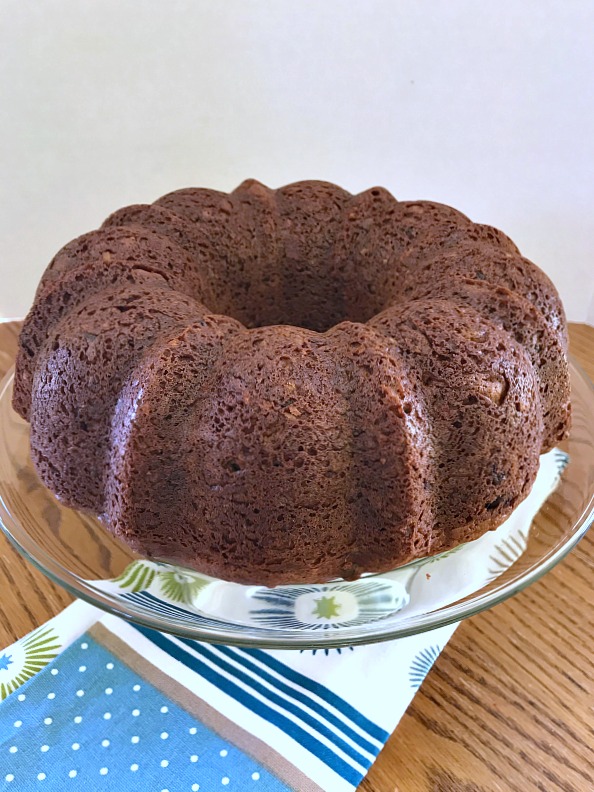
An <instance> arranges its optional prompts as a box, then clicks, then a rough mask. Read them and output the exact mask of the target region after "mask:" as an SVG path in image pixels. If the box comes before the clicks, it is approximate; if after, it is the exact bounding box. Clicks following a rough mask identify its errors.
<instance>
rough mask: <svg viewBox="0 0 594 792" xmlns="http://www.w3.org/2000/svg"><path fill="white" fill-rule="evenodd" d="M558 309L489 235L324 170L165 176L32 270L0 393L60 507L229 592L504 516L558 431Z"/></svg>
mask: <svg viewBox="0 0 594 792" xmlns="http://www.w3.org/2000/svg"><path fill="white" fill-rule="evenodd" d="M566 349H567V337H566V322H565V317H564V312H563V307H562V305H561V302H560V300H559V296H558V294H557V291H556V290H555V288H554V286H553V285H552V283H551V282H550V281H549V279H548V278H547V277H546V276H545V275H544V273H543V272H541V270H540V269H538V267H536V266H535V265H534V264H532V263H531V262H530V261H527V260H526V259H525V258H523V257H522V255H521V254H520V252H519V251H518V249H517V247H516V246H515V245H514V243H513V242H512V241H511V240H510V239H509V238H508V237H507V236H505V234H503V233H501V232H500V231H498V230H497V229H495V228H491V227H490V226H486V225H478V224H475V223H473V222H471V221H470V220H469V219H468V218H467V217H466V216H465V215H463V214H461V213H460V212H458V211H456V210H455V209H452V208H451V207H449V206H445V205H441V204H437V203H431V202H427V201H412V202H411V201H402V202H400V201H397V200H396V199H395V198H393V197H392V195H391V194H390V193H389V192H387V191H386V190H384V189H381V188H379V187H378V188H373V189H370V190H367V191H365V192H363V193H361V194H359V195H351V194H349V193H348V192H346V191H345V190H342V189H341V188H339V187H337V186H335V185H333V184H327V183H325V182H315V181H310V182H300V183H296V184H291V185H288V186H286V187H282V188H280V189H278V190H271V189H268V188H267V187H265V186H264V185H262V184H260V183H258V182H257V181H253V180H249V181H246V182H244V183H243V184H241V185H240V186H239V187H238V188H237V189H236V190H235V191H234V192H232V193H230V194H226V193H222V192H217V191H215V190H207V189H194V188H190V189H183V190H178V191H176V192H172V193H170V194H168V195H165V196H164V197H162V198H160V199H159V200H158V201H156V202H155V203H154V204H151V205H136V206H128V207H125V208H123V209H120V210H118V211H117V212H115V213H114V214H112V215H111V216H110V217H108V218H107V220H106V221H105V222H104V223H103V225H102V226H101V228H99V229H98V230H95V231H91V232H89V233H87V234H84V235H83V236H81V237H79V238H78V239H75V240H74V241H73V242H70V243H69V244H68V245H66V247H64V248H63V249H62V250H61V251H60V252H59V253H58V254H57V255H56V256H55V258H54V259H53V260H52V262H51V263H50V264H49V266H48V268H47V270H46V271H45V274H44V275H43V277H42V280H41V283H40V284H39V287H38V290H37V293H36V296H35V301H34V304H33V307H32V309H31V311H30V313H29V315H28V316H27V319H26V321H25V323H24V326H23V329H22V332H21V336H20V349H19V354H18V360H17V364H16V374H15V382H14V407H15V409H16V410H17V411H18V412H19V413H20V415H22V416H23V417H24V418H26V419H27V420H28V421H30V424H31V454H32V458H33V462H34V464H35V467H36V468H37V470H38V472H39V475H40V476H41V478H42V480H43V481H44V483H45V484H46V485H47V486H48V487H49V488H50V489H51V490H52V491H53V492H54V493H55V494H56V495H57V497H58V498H59V499H60V500H61V501H62V502H63V503H65V504H66V505H69V506H73V507H75V508H79V509H84V510H88V511H89V512H92V513H94V514H96V515H98V516H99V517H100V519H101V520H102V521H103V522H104V523H105V525H106V526H107V527H108V528H109V530H111V531H112V532H114V533H115V534H116V535H117V536H119V537H120V538H121V539H122V540H124V541H125V542H126V543H128V544H129V545H131V546H132V547H133V548H134V549H135V550H137V551H138V552H140V553H142V554H144V555H146V556H149V557H152V558H157V559H164V560H169V561H172V562H175V563H179V564H182V565H185V566H188V567H191V568H194V569H196V570H199V571H200V572H203V573H207V574H209V575H213V576H217V577H221V578H224V579H227V580H233V581H237V582H241V583H259V584H265V585H277V584H281V583H290V582H321V581H326V580H330V579H332V578H337V577H342V578H346V579H353V578H356V577H357V576H359V575H361V574H362V573H364V572H382V571H386V570H389V569H392V568H394V567H396V566H399V565H401V564H403V563H406V562H408V561H410V560H412V559H414V558H417V557H422V556H427V555H431V554H435V553H439V552H442V551H445V550H447V549H449V548H452V547H453V546H455V545H457V544H459V543H461V542H466V541H468V540H471V539H474V538H476V537H478V536H480V535H481V534H483V533H484V532H485V531H487V530H489V529H492V528H495V527H497V526H498V525H499V524H500V523H501V522H502V521H503V520H504V519H505V518H506V517H507V516H508V515H509V514H510V512H511V511H512V509H513V508H514V507H515V506H516V505H517V504H518V503H519V502H520V501H521V500H522V499H523V498H525V497H526V495H527V494H528V492H529V491H530V488H531V486H532V483H533V481H534V479H535V476H536V472H537V468H538V461H539V454H540V453H541V452H543V451H546V450H548V449H550V448H551V447H552V446H553V445H554V444H555V443H557V442H558V441H559V440H561V439H562V438H563V437H564V436H565V435H566V433H567V431H568V427H569V422H570V404H569V378H568V367H567V360H566Z"/></svg>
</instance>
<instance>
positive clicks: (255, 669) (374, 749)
mask: <svg viewBox="0 0 594 792" xmlns="http://www.w3.org/2000/svg"><path fill="white" fill-rule="evenodd" d="M215 648H216V650H217V651H218V652H220V653H221V654H224V655H226V656H227V657H230V658H231V659H233V660H235V662H237V663H241V664H242V665H243V666H245V668H247V669H248V670H249V671H251V672H252V673H254V674H257V675H259V676H260V678H261V679H262V680H263V681H264V682H265V683H267V684H268V685H270V686H274V687H276V688H277V690H279V691H280V692H281V693H282V694H283V695H284V696H286V697H292V698H294V699H295V700H296V701H299V702H301V703H302V704H304V705H305V706H306V707H309V708H310V709H312V710H314V711H315V712H316V713H317V714H318V715H320V716H321V717H322V718H324V719H325V720H326V721H328V723H331V724H332V726H334V727H335V728H337V729H339V730H340V731H342V732H343V733H344V734H346V735H347V736H348V737H350V739H351V740H353V741H354V742H356V743H358V744H359V745H360V746H361V748H363V749H364V750H365V751H368V752H369V753H371V754H373V755H374V756H375V755H376V754H377V753H378V750H379V748H378V746H377V745H376V744H374V743H372V742H370V741H369V740H368V739H366V738H365V737H364V736H363V735H361V734H360V733H359V732H357V731H355V730H354V729H352V728H351V727H350V726H349V724H348V723H347V722H346V721H344V720H341V719H340V718H338V717H337V716H336V715H334V713H333V712H331V711H330V710H328V708H327V707H324V706H322V705H321V704H320V703H319V702H318V701H316V700H315V699H312V698H311V696H307V695H305V694H304V693H302V692H301V691H299V690H296V689H295V688H292V687H290V686H289V685H285V684H284V683H283V682H281V681H280V680H279V679H276V677H273V676H272V675H271V674H268V673H267V672H266V671H265V670H263V669H262V668H259V666H257V665H256V664H255V663H253V662H251V660H250V659H249V655H248V657H245V656H242V654H240V653H239V652H238V651H236V650H235V649H233V648H231V647H229V646H217V647H215ZM257 659H260V658H257ZM278 666H280V667H282V668H283V669H284V670H286V671H291V670H292V669H290V668H288V666H285V665H284V663H278ZM277 670H278V669H277ZM281 673H282V672H281ZM284 675H285V676H288V675H287V674H284ZM319 687H320V688H323V685H320V686H319ZM324 690H325V691H326V692H327V693H330V691H328V689H327V688H325V689H324ZM324 690H322V691H320V692H319V693H318V694H317V695H318V696H320V698H322V699H325V700H328V698H329V697H326V696H325V695H324ZM331 695H332V697H334V698H336V699H338V700H339V701H340V702H342V703H343V704H345V703H346V702H344V700H343V699H340V698H339V697H338V696H335V695H334V694H331ZM329 703H332V702H329ZM333 706H334V705H333ZM336 709H340V707H336ZM351 709H352V708H351ZM354 712H357V711H356V710H354ZM357 714H359V713H357ZM353 720H355V719H353ZM365 720H366V719H365ZM355 722H356V720H355ZM368 723H370V724H371V721H368ZM371 725H372V726H373V725H374V724H371Z"/></svg>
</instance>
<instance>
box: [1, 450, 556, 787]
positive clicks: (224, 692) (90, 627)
mask: <svg viewBox="0 0 594 792" xmlns="http://www.w3.org/2000/svg"><path fill="white" fill-rule="evenodd" d="M556 453H557V458H555V456H554V455H546V457H543V458H542V460H541V471H540V473H539V477H538V479H537V482H536V484H535V486H534V488H533V491H532V493H531V495H530V497H529V498H528V499H527V500H526V501H525V502H524V503H523V504H522V505H521V506H520V507H519V509H518V510H516V512H514V514H513V515H512V517H511V518H510V520H508V521H507V523H505V524H504V525H503V526H501V528H500V529H498V531H497V532H494V533H492V534H489V535H488V536H487V537H484V539H485V541H486V542H488V543H491V544H492V543H493V542H494V541H495V540H494V537H495V536H496V535H497V534H499V535H500V536H503V537H504V539H503V541H504V544H505V547H504V549H505V554H504V555H505V558H506V559H507V562H506V563H508V565H509V564H511V563H512V562H513V560H514V558H515V557H517V552H521V551H522V548H523V546H525V545H522V543H521V537H524V536H525V535H526V534H527V531H526V528H527V526H529V525H530V522H531V520H532V517H533V516H534V514H535V513H536V512H537V511H538V509H539V508H540V506H541V504H542V503H543V501H544V500H545V499H546V497H547V496H548V494H549V493H550V492H551V491H552V490H553V489H554V487H555V486H556V483H557V481H558V476H559V472H560V470H562V468H563V467H564V465H565V464H566V462H567V457H566V456H565V455H561V456H559V454H560V452H556ZM500 532H503V533H500ZM477 541H478V542H481V541H483V540H477ZM465 548H467V549H463V550H461V551H460V552H459V553H456V554H455V555H453V556H451V557H450V558H447V559H446V562H447V565H446V564H445V563H444V564H442V566H443V569H444V570H445V571H444V577H447V578H448V580H449V581H450V583H451V581H452V579H453V578H452V575H454V576H455V577H458V578H460V579H461V580H469V579H470V578H472V575H471V574H470V572H471V571H473V570H474V569H475V567H476V562H475V561H472V562H471V563H470V564H469V559H470V555H469V554H472V553H474V554H476V548H477V545H476V543H470V544H469V545H466V546H465ZM506 548H507V549H506ZM518 548H519V550H518ZM516 551H517V552H516ZM513 552H516V555H515V556H514V555H513ZM488 557H489V556H488ZM488 557H487V558H488ZM491 557H492V556H491ZM437 566H438V565H437V564H435V565H434V567H432V569H437ZM427 577H428V578H429V577H430V578H431V579H432V580H433V581H434V582H435V586H436V591H439V590H440V589H441V588H443V585H445V584H446V582H447V581H445V579H444V580H443V581H441V582H440V575H439V574H438V573H433V572H432V574H431V575H427ZM454 579H455V578H454ZM456 626H457V625H455V624H454V625H449V626H447V627H442V628H439V629H437V630H433V631H431V632H426V633H423V634H420V635H415V636H412V637H408V638H403V639H400V640H396V641H390V642H386V643H383V644H374V645H371V646H359V647H354V648H353V647H348V648H343V649H332V650H317V651H316V650H313V651H311V650H308V651H301V652H300V651H297V650H290V651H289V650H276V651H273V650H267V651H264V650H260V649H242V648H236V647H231V646H217V645H212V644H207V643H202V642H198V641H192V640H187V639H183V638H176V637H173V636H171V635H166V634H164V633H160V632H157V631H154V630H150V629H148V628H145V627H141V626H138V625H134V624H129V623H127V622H125V621H123V620H121V619H119V618H117V617H115V616H111V615H105V613H104V612H103V611H100V610H98V609H97V608H95V607H93V606H92V605H88V604H86V603H83V602H80V601H79V602H75V603H73V604H72V605H71V606H69V607H68V608H66V610H64V611H63V612H62V613H61V614H59V615H58V616H56V617H55V618H54V619H52V620H50V621H49V622H47V623H46V624H45V625H43V626H42V627H40V628H39V629H37V630H35V631H34V632H32V633H30V634H29V635H28V636H26V637H25V638H22V639H21V640H20V641H17V642H16V643H15V644H13V645H12V646H9V647H7V648H6V649H5V650H4V651H2V650H0V789H1V790H8V792H13V790H19V792H20V791H21V790H36V789H39V790H60V792H63V791H64V790H68V789H72V790H77V789H78V790H80V789H85V790H89V791H92V792H95V790H126V791H127V792H135V791H136V790H138V792H153V790H156V792H189V791H190V790H192V791H195V790H202V791H203V792H211V790H219V789H221V788H222V787H226V788H228V789H235V790H241V792H246V791H251V790H253V792H258V791H260V792H264V790H267V791H269V792H277V791H278V792H280V790H287V789H292V790H298V792H314V791H316V792H319V791H320V790H323V792H349V791H350V790H353V789H354V788H355V787H356V786H357V785H358V784H359V782H360V781H361V779H362V778H363V777H364V775H365V774H366V772H367V770H368V769H369V767H370V766H371V764H372V763H373V761H374V759H375V758H376V756H377V755H378V753H379V752H380V751H381V749H382V747H383V745H384V743H385V742H386V740H387V739H388V737H389V736H390V734H391V732H392V731H393V730H394V728H395V727H396V725H397V724H398V722H399V720H400V718H401V717H402V715H403V713H404V712H405V710H406V708H407V706H408V705H409V703H410V701H411V700H412V698H413V696H414V693H415V691H416V690H417V688H418V687H419V685H420V684H421V682H422V681H423V679H424V677H425V675H426V674H427V672H428V671H429V669H430V667H431V665H432V664H433V662H434V661H435V659H436V658H437V656H438V655H439V653H440V651H441V649H442V648H443V647H444V646H445V644H446V643H447V641H448V639H449V638H450V636H451V635H452V633H453V632H454V630H455V628H456Z"/></svg>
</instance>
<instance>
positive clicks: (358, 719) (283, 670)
mask: <svg viewBox="0 0 594 792" xmlns="http://www.w3.org/2000/svg"><path fill="white" fill-rule="evenodd" d="M237 651H239V652H244V653H245V654H248V655H250V656H251V657H253V658H255V659H257V660H259V661H260V662H261V663H263V664H264V665H267V666H268V667H269V668H271V669H272V670H273V671H276V672H277V673H278V674H281V675H282V676H284V677H286V678H287V679H289V680H290V681H291V682H294V683H295V684H297V685H300V686H301V687H302V688H304V689H305V690H309V691H310V692H311V693H315V694H316V695H317V696H319V697H320V698H322V699H324V701H327V702H328V704H330V705H332V706H333V707H334V708H335V709H337V710H339V711H340V712H342V713H343V715H344V716H345V717H347V718H350V719H351V720H352V721H353V723H356V724H357V726H359V728H361V729H363V730H364V731H366V732H367V733H368V734H369V735H370V736H371V737H373V738H374V739H375V740H378V741H379V742H380V743H381V744H382V746H383V744H384V743H385V742H386V740H387V739H388V737H389V736H390V734H389V733H388V732H387V731H385V729H382V728H381V727H380V726H378V725H377V724H376V723H374V722H373V721H370V720H369V718H366V717H365V715H363V714H362V713H361V712H359V710H356V709H355V708H354V707H353V706H352V705H351V704H349V702H348V701H345V700H344V699H343V698H341V697H340V696H337V695H336V693H334V692H333V691H332V690H330V689H329V688H327V687H325V686H324V685H322V684H320V683H319V682H316V680H315V679H311V678H310V677H306V676H304V675H303V674H300V673H299V671H295V670H294V669H293V668H291V667H290V666H288V665H286V664H285V663H282V662H281V661H280V660H277V659H276V658H275V657H273V656H272V655H270V654H268V653H267V652H264V651H262V650H261V649H238V650H237Z"/></svg>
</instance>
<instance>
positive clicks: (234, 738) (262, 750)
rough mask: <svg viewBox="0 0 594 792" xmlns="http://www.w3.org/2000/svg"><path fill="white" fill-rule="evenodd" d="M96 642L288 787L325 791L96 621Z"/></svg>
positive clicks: (94, 626) (303, 791)
mask: <svg viewBox="0 0 594 792" xmlns="http://www.w3.org/2000/svg"><path fill="white" fill-rule="evenodd" d="M88 632H89V634H90V635H91V636H92V637H93V639H94V640H95V641H97V643H100V644H101V645H102V646H104V647H105V648H106V649H108V650H109V651H110V652H111V653H112V654H114V655H115V656H116V657H117V658H118V659H119V660H121V661H122V662H123V663H125V664H126V665H127V666H129V667H130V668H131V669H132V670H133V671H135V672H136V673H137V674H140V676H142V677H143V678H144V679H146V680H147V682H150V684H151V685H153V686H154V687H156V688H157V689H158V690H160V691H161V693H163V694H164V695H166V696H167V697H168V698H170V699H171V700H172V701H174V702H175V703H176V704H177V705H178V706H179V707H181V708H182V709H185V710H186V712H189V713H190V714H191V715H193V716H194V717H195V718H196V719H197V720H199V721H200V722H201V723H203V724H204V725H205V726H207V727H208V728H209V729H212V731H214V732H216V733H217V734H218V735H219V736H220V737H222V738H223V739H224V740H227V741H228V742H230V743H233V745H236V746H237V747H238V748H239V749H240V750H242V751H243V752H244V753H246V754H248V755H249V756H251V757H252V758H253V759H254V760H255V761H256V762H259V763H260V764H262V765H264V766H265V767H266V768H267V769H268V770H270V772H271V773H274V775H275V776H276V777H277V778H279V779H280V780H281V781H284V782H285V783H286V784H287V785H288V786H290V787H293V788H295V789H298V790H299V792H324V790H323V789H322V788H321V787H319V786H318V785H317V784H314V782H313V781H312V780H311V778H307V776H305V775H303V773H302V772H301V771H300V770H298V769H297V768H296V767H295V765H293V764H291V763H290V762H289V761H288V760H287V759H285V758H284V757H283V756H281V755H280V754H279V753H277V752H276V751H275V750H273V749H272V748H271V747H270V746H269V745H267V744H266V743H265V742H262V740H259V739H258V738H257V737H254V735H253V734H250V733H249V732H247V731H245V729H242V728H241V726H238V725H237V724H236V723H233V721H231V720H229V719H228V718H226V717H225V716H224V715H221V713H220V712H218V711H217V710H216V709H214V708H213V707H211V706H210V704H207V703H206V701H203V699H201V698H200V697H199V696H197V695H196V694H195V693H193V692H192V691H190V690H188V688H186V687H184V686H183V685H182V684H180V683H179V682H176V681H175V679H173V678H172V677H170V676H168V675H167V674H165V673H163V671H161V670H160V669H158V668H157V667H156V666H154V665H153V664H152V663H150V662H149V661H148V660H147V659H146V658H145V657H143V656H142V655H140V654H138V652H135V651H134V649H132V648H131V647H130V646H129V645H128V644H127V643H126V642H125V641H122V639H121V638H119V637H118V636H117V635H114V634H113V633H112V632H110V631H109V630H108V629H107V628H106V627H105V626H104V625H103V624H101V623H100V622H97V624H94V625H93V626H92V627H91V629H90V630H89V631H88Z"/></svg>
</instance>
